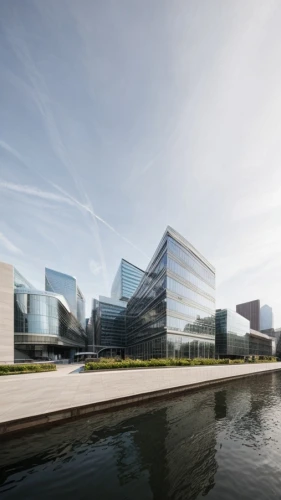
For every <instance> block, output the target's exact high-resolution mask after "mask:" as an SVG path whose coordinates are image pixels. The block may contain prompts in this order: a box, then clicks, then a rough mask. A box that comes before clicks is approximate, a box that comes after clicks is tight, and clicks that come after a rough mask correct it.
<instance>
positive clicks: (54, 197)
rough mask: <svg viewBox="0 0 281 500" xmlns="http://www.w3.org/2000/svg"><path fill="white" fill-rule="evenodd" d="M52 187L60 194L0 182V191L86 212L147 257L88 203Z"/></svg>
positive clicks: (59, 188)
mask: <svg viewBox="0 0 281 500" xmlns="http://www.w3.org/2000/svg"><path fill="white" fill-rule="evenodd" d="M52 185H53V187H54V188H55V189H56V190H58V191H59V192H60V193H62V194H56V193H52V192H50V191H43V190H41V189H38V188H37V187H34V186H28V185H26V184H14V183H12V182H7V181H1V180H0V189H2V190H9V191H12V192H16V193H20V194H24V195H27V196H35V197H37V198H42V199H45V200H49V201H53V202H58V203H66V204H68V205H71V206H74V207H76V208H79V209H82V211H84V212H85V211H86V212H88V213H89V215H90V216H91V217H92V218H93V219H95V220H98V221H100V222H101V223H102V224H104V225H105V226H106V227H107V228H108V229H110V231H112V232H113V233H115V234H116V235H117V236H119V237H120V238H122V239H123V240H124V241H125V242H126V243H128V244H129V245H131V246H132V247H133V248H134V249H135V250H137V251H138V252H140V253H142V254H143V255H144V256H145V257H147V255H146V254H145V253H144V252H143V251H142V250H141V249H140V248H139V247H137V246H136V245H135V244H134V243H133V242H132V241H130V240H129V239H128V238H126V237H125V236H123V235H122V234H121V233H119V231H117V230H116V229H115V228H114V227H113V226H111V224H109V223H108V222H107V221H106V220H104V219H103V218H102V217H100V216H99V215H98V214H96V213H95V212H93V210H92V208H91V205H90V203H89V205H84V204H83V203H81V202H80V201H79V200H77V199H76V198H74V197H73V196H71V195H70V194H69V193H67V192H66V191H65V190H64V189H62V188H61V187H60V186H57V185H56V184H52Z"/></svg>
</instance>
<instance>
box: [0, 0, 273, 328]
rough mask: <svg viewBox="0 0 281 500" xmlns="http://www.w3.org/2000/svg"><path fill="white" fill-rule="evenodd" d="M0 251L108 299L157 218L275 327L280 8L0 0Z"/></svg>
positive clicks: (39, 282) (27, 269)
mask: <svg viewBox="0 0 281 500" xmlns="http://www.w3.org/2000/svg"><path fill="white" fill-rule="evenodd" d="M0 14H1V15H0V63H1V71H0V124H1V126H0V259H1V260H3V261H6V262H10V263H12V264H14V265H15V266H16V267H17V268H18V270H19V271H20V272H22V274H24V275H25V276H26V277H27V278H28V279H29V280H30V281H31V282H33V283H34V284H35V285H36V286H38V287H41V288H42V287H43V285H44V267H45V266H47V267H50V268H53V269H56V270H59V271H62V272H66V273H69V274H72V275H75V276H76V277H77V280H78V283H79V285H80V287H81V289H82V291H83V292H84V294H85V296H86V298H87V300H88V312H89V309H90V299H91V298H92V297H97V296H98V295H99V294H102V295H108V294H109V292H110V287H111V283H112V280H113V277H114V274H115V272H116V270H117V267H118V264H119V261H120V259H121V257H124V258H125V259H127V260H129V261H131V262H133V263H135V264H136V265H137V266H139V267H141V268H145V267H146V265H147V264H148V261H149V258H150V257H151V256H152V253H153V252H154V250H155V248H156V246H157V244H158V242H159V240H160V238H161V236H162V233H163V232H164V230H165V228H166V226H167V225H168V224H169V225H171V226H172V227H174V228H175V229H176V230H177V231H179V232H180V233H182V234H183V236H185V237H186V239H188V240H189V241H190V242H191V243H192V244H193V245H194V246H195V247H196V248H198V250H199V251H200V252H201V253H203V255H205V256H206V257H207V258H208V259H209V261H210V262H211V263H212V264H213V265H215V267H216V269H217V306H218V307H231V308H234V307H235V304H236V303H239V302H242V301H244V300H250V299H255V298H260V299H261V300H262V303H268V304H270V305H272V306H273V308H274V313H275V326H276V327H278V326H281V310H280V303H281V292H280V285H279V283H280V281H281V258H280V257H281V255H280V254H281V250H280V248H281V232H280V223H281V192H280V190H281V188H280V186H281V168H280V160H281V152H280V133H281V120H280V116H281V113H280V112H281V97H280V88H281V65H280V57H281V34H280V23H281V4H280V2H279V1H278V0H277V1H271V0H267V1H266V2H264V1H263V0H262V1H260V0H247V2H245V1H244V0H235V1H229V2H225V0H221V1H219V0H212V2H207V1H203V0H202V1H200V2H198V0H194V1H193V0H189V1H185V0H176V1H174V2H171V1H170V0H169V1H165V0H153V1H151V0H143V1H141V2H140V1H137V0H119V1H115V0H113V1H109V0H102V1H98V0H95V1H92V0H80V1H79V2H78V1H77V0H60V1H53V0H48V1H45V0H34V1H32V0H24V1H23V0H2V2H1V6H0Z"/></svg>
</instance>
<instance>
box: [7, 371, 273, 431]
mask: <svg viewBox="0 0 281 500" xmlns="http://www.w3.org/2000/svg"><path fill="white" fill-rule="evenodd" d="M279 370H280V368H276V369H274V370H265V371H262V372H253V373H247V374H243V375H234V376H232V377H226V378H219V379H214V380H210V381H204V382H199V383H196V384H189V385H182V386H178V387H170V388H168V389H160V390H157V391H151V392H145V393H140V394H135V395H133V396H132V395H131V396H123V397H121V398H115V399H110V400H106V401H99V402H95V403H89V404H86V405H80V406H75V407H70V408H63V409H61V410H55V411H52V412H47V413H43V414H41V415H33V416H30V417H24V418H19V419H15V420H8V421H6V422H0V439H5V438H9V437H11V435H14V434H22V433H23V432H25V431H28V430H29V431H30V430H32V429H38V428H40V427H49V426H53V425H58V424H61V423H64V422H69V421H71V420H74V419H77V418H82V417H85V416H90V415H93V414H96V413H104V412H108V411H117V410H119V409H123V408H126V407H128V406H134V405H139V404H142V403H145V402H147V401H149V400H157V399H163V398H164V397H168V398H171V397H173V395H175V394H183V393H186V392H189V391H194V390H197V389H199V390H200V389H204V388H205V387H208V386H212V385H216V384H222V383H225V382H230V381H233V380H236V379H240V378H246V377H250V376H255V375H256V376H257V375H261V374H264V373H273V372H276V371H279Z"/></svg>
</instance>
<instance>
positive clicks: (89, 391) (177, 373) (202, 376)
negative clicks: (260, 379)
mask: <svg viewBox="0 0 281 500" xmlns="http://www.w3.org/2000/svg"><path fill="white" fill-rule="evenodd" d="M80 366H81V365H77V364H75V365H61V366H60V365H58V367H57V372H46V373H34V374H26V375H11V376H1V377H0V423H3V422H9V421H11V420H15V419H22V418H25V417H33V416H36V415H42V414H49V413H50V412H55V411H59V410H65V409H69V408H77V407H81V406H83V405H89V404H93V403H100V402H110V401H112V400H116V399H117V398H125V397H130V396H136V395H145V394H147V393H151V392H153V391H161V390H166V391H167V390H168V391H169V390H172V389H173V388H179V387H183V386H184V387H186V386H189V385H194V384H202V383H208V382H210V381H214V380H224V379H227V378H230V377H239V376H245V375H248V374H256V373H260V372H266V371H272V370H280V369H281V363H262V364H253V365H250V364H249V365H219V366H202V367H177V368H157V369H153V368H147V369H144V370H142V369H134V370H122V371H111V370H109V371H103V372H99V371H98V372H89V373H77V372H76V373H73V372H74V371H75V370H77V369H79V368H80ZM140 397H141V396H140Z"/></svg>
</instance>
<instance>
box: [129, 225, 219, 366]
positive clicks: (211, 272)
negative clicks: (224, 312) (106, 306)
mask: <svg viewBox="0 0 281 500" xmlns="http://www.w3.org/2000/svg"><path fill="white" fill-rule="evenodd" d="M126 333H127V349H126V353H127V355H128V356H130V357H135V358H140V359H149V358H153V357H155V358H160V357H161V358H163V357H164V358H165V357H189V358H194V357H206V358H208V357H214V356H215V269H214V267H213V266H212V265H211V264H210V263H209V262H208V261H207V260H206V259H205V257H203V256H202V255H201V254H200V253H199V252H198V251H197V250H196V249H195V248H194V247H193V246H192V245H191V244H190V243H189V242H188V241H187V240H185V238H183V237H182V236H181V235H180V234H179V233H177V232H176V231H175V230H174V229H172V228H171V227H169V226H168V227H167V229H166V231H165V233H164V235H163V237H162V239H161V241H160V243H159V245H158V247H157V249H156V252H155V254H154V256H153V258H152V260H151V262H150V263H149V265H148V268H147V270H146V272H145V274H144V276H143V278H142V280H141V282H140V284H139V286H138V288H137V290H136V292H135V293H134V295H133V296H132V298H131V299H130V300H129V302H128V306H127V312H126Z"/></svg>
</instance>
